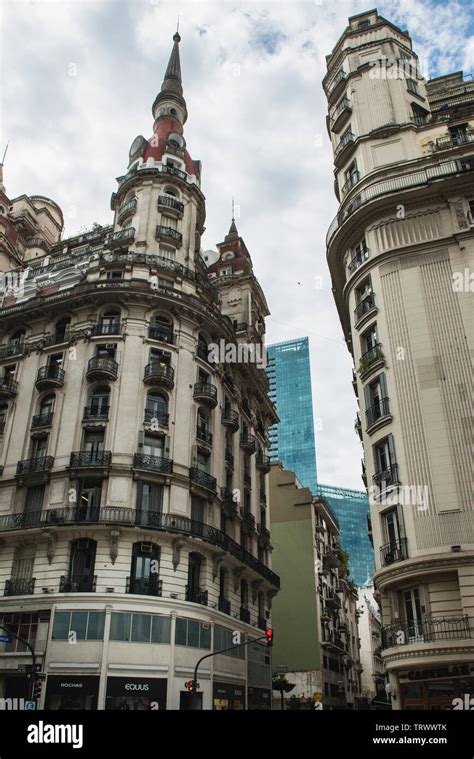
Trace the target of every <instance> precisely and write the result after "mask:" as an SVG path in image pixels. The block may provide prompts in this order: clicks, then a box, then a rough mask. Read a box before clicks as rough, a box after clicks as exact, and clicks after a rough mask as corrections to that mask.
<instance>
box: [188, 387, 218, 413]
mask: <svg viewBox="0 0 474 759" xmlns="http://www.w3.org/2000/svg"><path fill="white" fill-rule="evenodd" d="M193 397H194V399H195V400H197V401H202V403H206V404H208V405H209V406H212V407H215V406H216V405H217V388H216V387H215V386H214V385H212V384H211V383H210V382H196V384H195V385H194V390H193Z"/></svg>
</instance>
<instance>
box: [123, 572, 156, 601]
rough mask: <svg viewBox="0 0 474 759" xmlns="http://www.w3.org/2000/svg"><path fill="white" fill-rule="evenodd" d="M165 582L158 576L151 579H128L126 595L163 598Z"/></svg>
mask: <svg viewBox="0 0 474 759" xmlns="http://www.w3.org/2000/svg"><path fill="white" fill-rule="evenodd" d="M162 590H163V581H162V580H159V579H158V577H157V575H156V574H155V575H153V574H152V575H150V576H149V577H127V586H126V590H125V592H126V593H133V594H134V595H140V596H161V594H162Z"/></svg>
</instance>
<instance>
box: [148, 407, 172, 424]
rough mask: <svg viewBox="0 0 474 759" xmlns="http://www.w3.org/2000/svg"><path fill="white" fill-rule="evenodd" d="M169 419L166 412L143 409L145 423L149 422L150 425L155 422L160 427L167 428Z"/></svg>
mask: <svg viewBox="0 0 474 759" xmlns="http://www.w3.org/2000/svg"><path fill="white" fill-rule="evenodd" d="M169 418H170V415H169V414H168V413H167V412H166V411H158V410H156V409H151V408H146V409H145V417H144V421H145V422H151V423H152V424H153V423H154V422H157V423H158V425H161V426H162V427H168V425H169Z"/></svg>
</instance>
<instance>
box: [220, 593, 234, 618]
mask: <svg viewBox="0 0 474 759" xmlns="http://www.w3.org/2000/svg"><path fill="white" fill-rule="evenodd" d="M217 608H218V609H219V611H223V612H224V614H229V615H230V613H231V606H230V601H229V599H228V598H224V597H223V596H219V601H218V604H217Z"/></svg>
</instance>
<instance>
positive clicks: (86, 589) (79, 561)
mask: <svg viewBox="0 0 474 759" xmlns="http://www.w3.org/2000/svg"><path fill="white" fill-rule="evenodd" d="M96 549H97V543H96V541H95V540H91V539H90V538H88V539H85V538H79V539H78V540H73V541H72V542H71V544H70V559H69V572H68V575H67V577H65V578H62V583H61V586H60V590H61V591H62V592H65V593H68V592H70V593H91V592H94V590H95V577H94V569H95V555H96Z"/></svg>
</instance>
